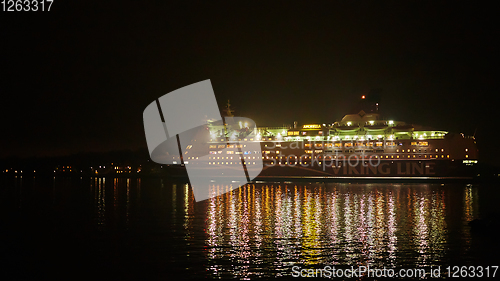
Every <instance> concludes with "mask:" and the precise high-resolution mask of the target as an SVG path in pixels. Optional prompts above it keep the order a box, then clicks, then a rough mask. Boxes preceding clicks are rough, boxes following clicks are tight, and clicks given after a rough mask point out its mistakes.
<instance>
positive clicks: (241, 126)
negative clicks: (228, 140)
mask: <svg viewBox="0 0 500 281" xmlns="http://www.w3.org/2000/svg"><path fill="white" fill-rule="evenodd" d="M239 125H240V129H243V123H241V121H240V123H239Z"/></svg>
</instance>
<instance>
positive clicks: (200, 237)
mask: <svg viewBox="0 0 500 281" xmlns="http://www.w3.org/2000/svg"><path fill="white" fill-rule="evenodd" d="M0 183H1V187H0V203H1V209H0V210H1V219H2V220H1V221H2V224H1V227H2V229H1V230H2V238H3V239H2V241H6V242H5V243H4V244H3V245H2V247H3V248H2V249H1V250H2V253H3V254H2V255H3V256H4V258H6V260H7V262H6V263H4V264H3V267H4V270H3V272H4V273H5V274H7V273H9V274H10V273H13V274H16V275H17V276H18V277H19V278H20V279H22V278H29V279H42V278H45V277H54V278H57V277H61V278H65V277H67V278H70V277H75V276H78V277H80V276H83V277H86V278H94V279H109V278H113V279H115V278H121V279H137V278H155V279H163V280H165V278H167V279H169V278H172V277H174V276H181V277H183V278H199V277H204V278H207V277H208V278H236V279H254V278H259V277H273V278H274V277H290V275H291V273H292V266H294V265H300V266H302V267H304V268H322V267H323V266H325V265H331V266H333V265H335V266H337V267H340V268H342V267H350V266H359V265H370V266H372V267H379V268H383V267H384V266H385V267H391V268H411V267H425V268H429V267H431V266H439V265H441V266H443V267H445V266H449V265H452V266H453V265H483V266H487V265H500V263H499V261H500V260H499V258H498V255H497V251H498V250H499V247H498V242H497V238H496V234H495V235H491V234H488V233H476V232H473V233H471V230H470V227H469V226H468V224H467V223H468V222H469V221H471V220H473V219H475V218H479V217H484V216H487V215H489V214H493V213H494V212H495V210H496V209H497V204H498V198H499V197H498V194H499V193H498V191H497V189H496V186H494V185H492V184H490V185H486V184H482V185H479V184H475V185H471V184H465V183H464V184H440V183H436V184H427V183H415V184H396V183H371V184H348V183H305V182H296V183H255V184H248V185H246V186H244V187H241V188H237V189H234V190H231V187H229V186H211V187H210V188H211V191H212V192H213V193H214V194H219V196H216V197H214V198H211V199H209V200H206V201H203V202H198V203H196V202H195V201H194V198H193V194H192V191H191V190H190V188H189V185H188V184H187V183H186V182H182V181H180V182H172V181H168V180H165V179H136V178H130V179H127V178H65V177H55V178H53V177H37V178H32V177H30V178H21V177H18V178H14V177H7V178H2V179H1V181H0ZM227 191H229V192H227ZM494 231H496V230H495V229H492V231H491V232H494ZM488 232H489V231H488Z"/></svg>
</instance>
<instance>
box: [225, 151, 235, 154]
mask: <svg viewBox="0 0 500 281" xmlns="http://www.w3.org/2000/svg"><path fill="white" fill-rule="evenodd" d="M226 153H227V154H234V151H226Z"/></svg>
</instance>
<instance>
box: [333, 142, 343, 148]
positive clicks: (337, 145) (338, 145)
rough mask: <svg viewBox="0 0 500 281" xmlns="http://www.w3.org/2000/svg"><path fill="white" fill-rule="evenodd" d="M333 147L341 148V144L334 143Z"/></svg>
mask: <svg viewBox="0 0 500 281" xmlns="http://www.w3.org/2000/svg"><path fill="white" fill-rule="evenodd" d="M334 146H335V147H341V146H342V143H340V142H336V143H335V144H334Z"/></svg>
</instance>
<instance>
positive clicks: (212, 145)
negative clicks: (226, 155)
mask: <svg viewBox="0 0 500 281" xmlns="http://www.w3.org/2000/svg"><path fill="white" fill-rule="evenodd" d="M208 148H217V145H215V144H211V145H210V146H209V147H208Z"/></svg>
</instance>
